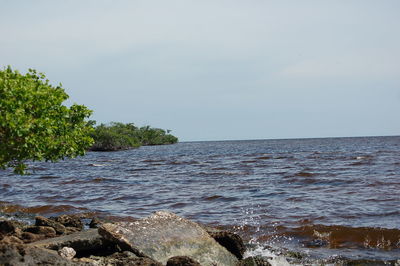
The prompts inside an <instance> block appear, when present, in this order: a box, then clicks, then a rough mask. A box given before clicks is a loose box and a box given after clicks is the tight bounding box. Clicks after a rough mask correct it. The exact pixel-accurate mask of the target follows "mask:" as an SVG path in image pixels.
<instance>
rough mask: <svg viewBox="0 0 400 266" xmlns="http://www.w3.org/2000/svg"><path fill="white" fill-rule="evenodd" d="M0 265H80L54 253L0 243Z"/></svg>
mask: <svg viewBox="0 0 400 266" xmlns="http://www.w3.org/2000/svg"><path fill="white" fill-rule="evenodd" d="M0 265H13V266H27V265H28V266H34V265H60V266H72V265H82V264H80V263H79V264H78V263H75V262H72V261H68V260H66V259H64V258H61V257H60V256H58V255H57V254H56V253H54V252H51V251H48V250H45V249H41V248H35V247H27V246H25V245H4V244H0Z"/></svg>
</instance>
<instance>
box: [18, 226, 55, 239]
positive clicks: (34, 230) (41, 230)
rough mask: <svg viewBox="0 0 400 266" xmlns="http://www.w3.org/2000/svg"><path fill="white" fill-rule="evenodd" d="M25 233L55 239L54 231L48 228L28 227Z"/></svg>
mask: <svg viewBox="0 0 400 266" xmlns="http://www.w3.org/2000/svg"><path fill="white" fill-rule="evenodd" d="M25 232H29V233H33V234H40V235H45V236H46V237H55V236H56V234H57V233H56V230H55V229H54V228H53V227H50V226H30V227H27V228H26V229H25Z"/></svg>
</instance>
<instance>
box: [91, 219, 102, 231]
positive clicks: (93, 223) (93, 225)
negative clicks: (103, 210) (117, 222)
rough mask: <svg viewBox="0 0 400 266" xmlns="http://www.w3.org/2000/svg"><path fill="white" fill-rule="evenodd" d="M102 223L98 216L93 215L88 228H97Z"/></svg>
mask: <svg viewBox="0 0 400 266" xmlns="http://www.w3.org/2000/svg"><path fill="white" fill-rule="evenodd" d="M101 224H102V222H101V221H100V219H99V218H97V217H93V219H92V220H91V221H90V224H89V227H90V228H99V226H100V225H101Z"/></svg>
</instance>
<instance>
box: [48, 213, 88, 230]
mask: <svg viewBox="0 0 400 266" xmlns="http://www.w3.org/2000/svg"><path fill="white" fill-rule="evenodd" d="M51 219H52V220H54V221H56V222H58V223H60V224H62V225H64V226H65V227H75V228H78V229H79V230H82V229H83V223H82V221H81V219H80V218H79V217H76V216H72V215H60V216H58V217H53V218H51Z"/></svg>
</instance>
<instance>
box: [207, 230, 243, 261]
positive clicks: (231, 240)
mask: <svg viewBox="0 0 400 266" xmlns="http://www.w3.org/2000/svg"><path fill="white" fill-rule="evenodd" d="M208 233H209V234H210V236H211V237H212V238H214V239H215V240H216V241H217V242H218V243H219V244H220V245H221V246H223V247H225V248H226V249H227V250H228V251H229V252H231V253H232V254H233V255H235V256H236V257H237V258H238V259H242V258H243V254H244V252H245V251H246V247H245V245H244V243H243V240H242V238H241V237H240V236H239V235H237V234H235V233H231V232H227V231H219V232H210V231H208Z"/></svg>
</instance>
